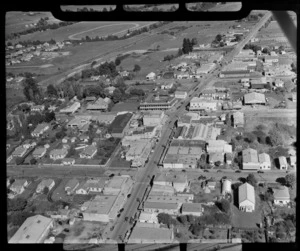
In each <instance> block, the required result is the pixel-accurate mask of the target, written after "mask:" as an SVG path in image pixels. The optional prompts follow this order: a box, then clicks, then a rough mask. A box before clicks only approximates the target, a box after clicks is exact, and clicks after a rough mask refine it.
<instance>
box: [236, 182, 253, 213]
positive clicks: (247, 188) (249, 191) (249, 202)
mask: <svg viewBox="0 0 300 251" xmlns="http://www.w3.org/2000/svg"><path fill="white" fill-rule="evenodd" d="M239 209H240V210H241V211H244V212H253V211H254V210H255V191H254V187H253V186H251V185H250V184H249V183H247V182H246V183H244V184H243V185H241V186H239Z"/></svg>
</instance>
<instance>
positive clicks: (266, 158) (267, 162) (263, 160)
mask: <svg viewBox="0 0 300 251" xmlns="http://www.w3.org/2000/svg"><path fill="white" fill-rule="evenodd" d="M258 161H259V166H260V169H262V170H270V169H271V159H270V155H269V154H267V153H261V154H259V155H258Z"/></svg>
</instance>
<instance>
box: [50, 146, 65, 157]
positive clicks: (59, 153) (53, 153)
mask: <svg viewBox="0 0 300 251" xmlns="http://www.w3.org/2000/svg"><path fill="white" fill-rule="evenodd" d="M67 154H68V149H66V148H62V149H53V150H52V151H51V152H50V154H49V157H50V159H53V160H57V159H63V158H65V157H66V156H67Z"/></svg>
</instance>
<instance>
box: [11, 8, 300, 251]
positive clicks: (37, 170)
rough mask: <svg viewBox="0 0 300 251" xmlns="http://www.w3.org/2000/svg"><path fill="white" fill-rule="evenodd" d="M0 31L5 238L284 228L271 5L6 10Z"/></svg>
mask: <svg viewBox="0 0 300 251" xmlns="http://www.w3.org/2000/svg"><path fill="white" fill-rule="evenodd" d="M222 5H223V4H221V3H219V4H218V5H214V8H217V7H218V6H221V7H222ZM148 7H149V6H148ZM158 7H159V6H158ZM171 7H172V6H171V5H169V6H168V8H171ZM202 7H203V6H202ZM221 7H220V8H221ZM106 8H107V10H110V7H109V6H107V7H106ZM128 8H129V7H128ZM191 8H194V9H197V8H201V5H200V6H199V5H197V6H196V7H195V6H194V7H193V6H192V7H191ZM222 8H223V7H222ZM66 9H67V10H68V11H73V10H72V7H68V6H67V7H66ZM73 9H74V11H76V8H73ZM88 9H89V8H87V10H86V11H89V10H88ZM79 10H80V9H79ZM90 11H93V10H92V9H91V10H90ZM99 11H101V10H99ZM102 11H103V10H102ZM134 11H138V9H137V10H134ZM288 13H289V15H290V17H291V19H292V20H293V22H294V24H295V25H297V24H296V13H294V12H288ZM5 36H6V40H5V44H6V47H5V51H6V56H5V57H6V125H7V129H6V138H7V140H6V165H7V167H6V169H7V235H8V236H7V237H8V239H7V241H8V243H62V244H63V245H64V248H65V249H73V250H75V249H77V250H83V249H87V248H91V247H100V246H101V245H104V244H108V243H114V244H117V243H125V244H134V245H137V246H136V247H137V248H136V249H135V250H143V249H142V246H138V245H142V244H143V245H144V244H149V245H150V244H155V245H158V246H160V247H167V246H168V245H170V244H178V243H187V242H188V243H193V245H199V243H202V244H203V245H206V244H205V243H209V245H216V244H218V243H225V244H230V245H235V244H236V245H241V243H253V242H258V243H272V242H295V234H296V200H295V198H296V165H297V158H296V155H297V154H296V106H297V67H296V65H297V63H296V53H295V51H294V50H293V48H292V46H291V44H290V42H289V40H288V39H287V37H286V36H285V35H284V33H283V31H282V30H281V29H280V26H279V24H278V22H277V21H276V20H275V19H274V17H273V16H272V13H271V12H270V11H265V10H256V11H252V12H251V13H250V15H249V16H247V17H245V18H243V19H241V20H232V21H222V22H221V21H184V22H183V21H174V22H171V21H161V22H150V21H149V22H146V21H143V22H137V21H136V22H131V21H130V22H129V21H128V22H111V21H109V22H108V21H107V22H103V23H101V22H90V23H89V22H65V21H64V22H62V21H59V20H57V19H55V18H54V17H53V16H52V14H51V13H50V12H8V13H7V15H6V29H5ZM196 243H197V244H196ZM71 247H72V248H71ZM218 248H221V246H218ZM103 250H104V249H103ZM110 250H113V248H111V249H110ZM193 250H198V249H197V248H196V246H195V249H193ZM214 250H217V249H214Z"/></svg>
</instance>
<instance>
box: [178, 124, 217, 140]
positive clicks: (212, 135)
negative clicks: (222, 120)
mask: <svg viewBox="0 0 300 251" xmlns="http://www.w3.org/2000/svg"><path fill="white" fill-rule="evenodd" d="M191 122H192V121H191ZM220 134H221V129H220V128H217V127H214V126H210V125H205V124H202V123H199V124H188V125H184V126H183V127H182V130H181V131H180V133H179V134H178V135H177V137H176V138H177V139H186V140H203V141H208V140H215V139H216V138H217V137H218V135H220Z"/></svg>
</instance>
